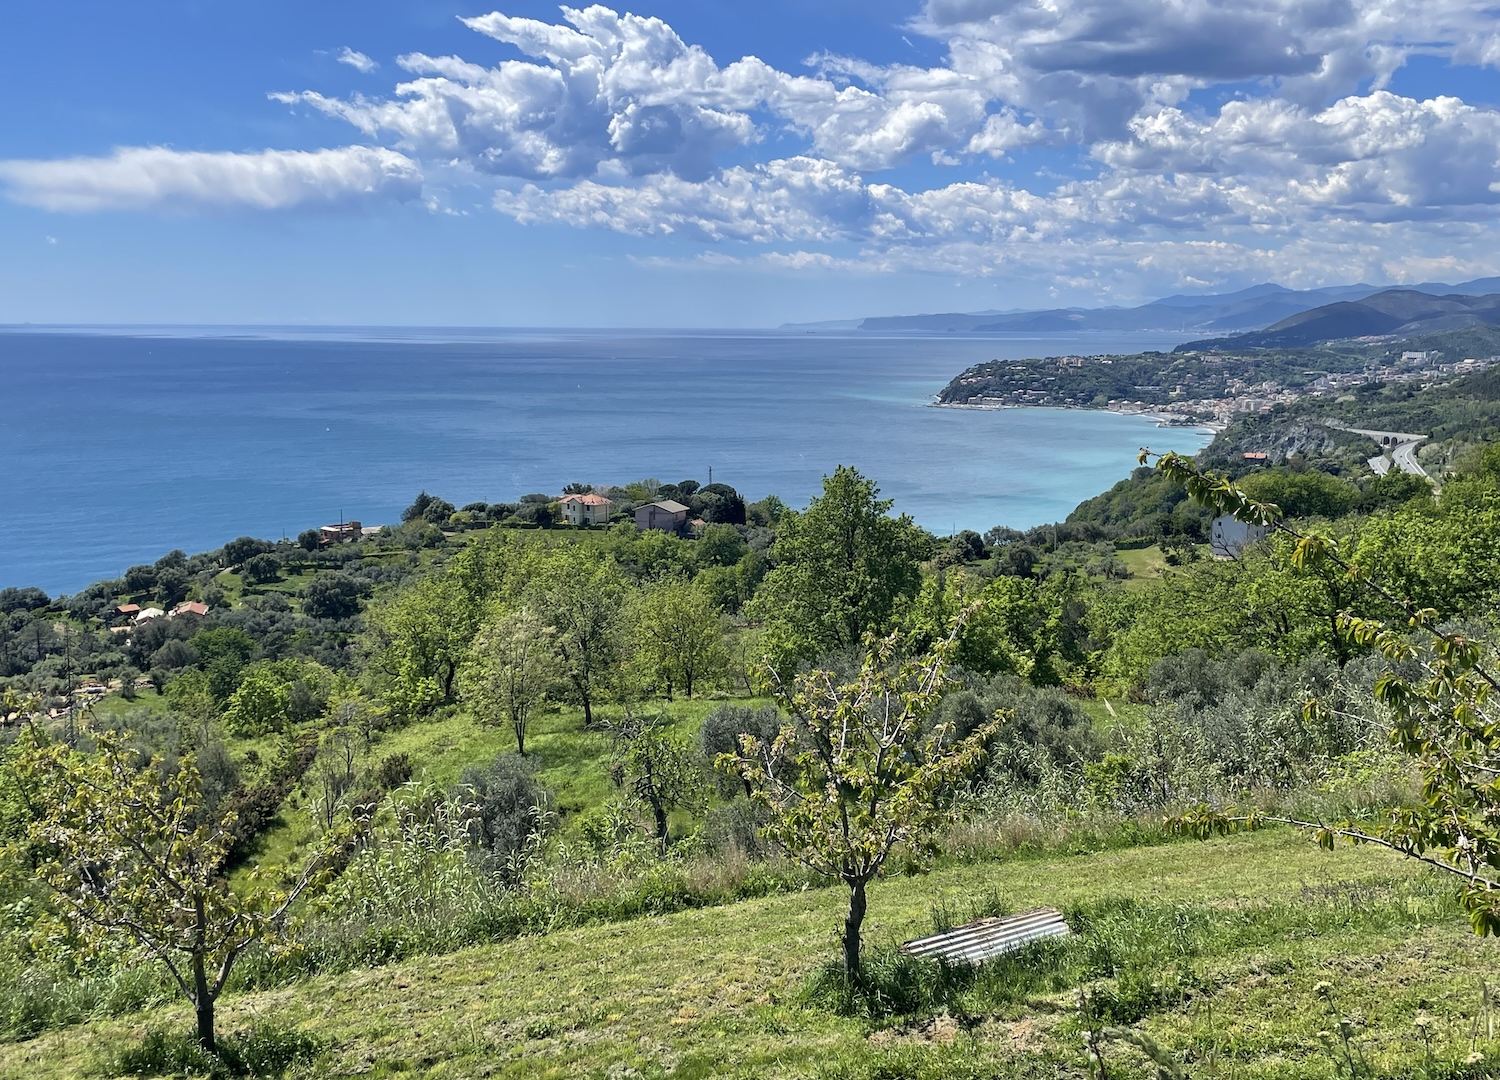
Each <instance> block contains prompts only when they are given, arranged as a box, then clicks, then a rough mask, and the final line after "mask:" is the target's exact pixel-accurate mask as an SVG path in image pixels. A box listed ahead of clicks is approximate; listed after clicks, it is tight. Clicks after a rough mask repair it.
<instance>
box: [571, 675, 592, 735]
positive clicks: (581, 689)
mask: <svg viewBox="0 0 1500 1080" xmlns="http://www.w3.org/2000/svg"><path fill="white" fill-rule="evenodd" d="M573 686H574V688H575V689H576V690H577V691H578V697H579V700H581V701H582V702H583V726H584V727H585V728H592V727H593V726H594V709H593V702H591V701H590V700H589V688H588V686H587V685H586V684H585V683H584V681H583V680H582V679H576V678H575V679H574V680H573Z"/></svg>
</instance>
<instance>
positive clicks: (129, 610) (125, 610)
mask: <svg viewBox="0 0 1500 1080" xmlns="http://www.w3.org/2000/svg"><path fill="white" fill-rule="evenodd" d="M115 610H116V611H118V612H119V613H120V614H121V615H134V614H135V613H136V612H137V611H140V610H141V605H140V604H121V605H120V606H119V607H117V608H115Z"/></svg>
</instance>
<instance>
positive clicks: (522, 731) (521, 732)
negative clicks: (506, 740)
mask: <svg viewBox="0 0 1500 1080" xmlns="http://www.w3.org/2000/svg"><path fill="white" fill-rule="evenodd" d="M512 727H514V728H515V729H516V753H518V754H520V755H521V756H522V757H525V756H526V724H525V722H524V721H521V720H517V721H515V723H514V724H512Z"/></svg>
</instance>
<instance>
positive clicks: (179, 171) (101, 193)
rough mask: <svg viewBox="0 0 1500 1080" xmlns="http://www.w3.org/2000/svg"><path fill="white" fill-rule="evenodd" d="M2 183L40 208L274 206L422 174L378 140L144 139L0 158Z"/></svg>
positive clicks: (387, 191) (406, 190)
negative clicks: (305, 144) (285, 143)
mask: <svg viewBox="0 0 1500 1080" xmlns="http://www.w3.org/2000/svg"><path fill="white" fill-rule="evenodd" d="M0 183H4V184H5V185H7V191H6V194H7V195H8V196H9V198H11V199H12V200H14V201H15V202H19V203H25V204H27V205H30V206H39V207H41V208H43V209H46V210H60V211H71V212H88V211H96V210H144V209H165V210H202V209H226V208H233V207H249V208H253V209H260V210H274V209H283V208H286V207H292V206H299V205H304V204H323V205H327V204H331V203H345V202H352V201H357V200H362V199H369V198H386V199H390V198H394V199H407V198H412V197H415V196H416V195H417V194H418V193H419V192H420V190H421V184H422V176H421V172H420V170H419V168H418V166H417V164H416V162H414V161H412V160H411V159H410V158H408V157H406V156H404V155H402V154H398V153H396V152H395V151H393V150H386V149H382V148H379V147H368V146H345V147H340V148H338V149H332V150H314V151H303V150H262V151H259V152H257V153H249V154H231V153H200V152H191V151H179V150H170V149H167V148H165V147H157V146H150V147H126V148H123V149H119V150H116V151H115V152H114V153H113V154H112V155H110V156H109V157H98V158H65V159H61V160H55V161H0Z"/></svg>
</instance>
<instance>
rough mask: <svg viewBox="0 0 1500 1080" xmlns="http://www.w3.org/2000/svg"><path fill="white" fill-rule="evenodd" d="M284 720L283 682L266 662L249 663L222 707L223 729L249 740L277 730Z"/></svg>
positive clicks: (285, 714) (285, 694)
mask: <svg viewBox="0 0 1500 1080" xmlns="http://www.w3.org/2000/svg"><path fill="white" fill-rule="evenodd" d="M286 718H287V685H286V682H285V681H284V680H283V679H282V678H281V677H280V676H279V675H277V674H276V672H275V671H274V670H273V669H272V667H271V665H269V664H267V663H266V662H264V661H261V662H259V663H255V664H251V665H250V666H249V667H248V668H246V669H245V674H244V677H243V678H242V679H241V680H240V685H239V687H238V688H236V690H235V692H234V693H233V694H232V695H230V698H229V702H228V704H227V705H226V706H225V708H224V730H226V731H228V732H229V733H230V734H231V735H239V736H241V737H244V738H250V737H253V736H256V735H264V734H266V732H268V731H280V730H281V728H282V726H283V725H284V724H285V723H286Z"/></svg>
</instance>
